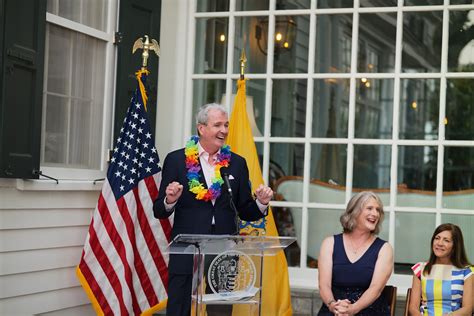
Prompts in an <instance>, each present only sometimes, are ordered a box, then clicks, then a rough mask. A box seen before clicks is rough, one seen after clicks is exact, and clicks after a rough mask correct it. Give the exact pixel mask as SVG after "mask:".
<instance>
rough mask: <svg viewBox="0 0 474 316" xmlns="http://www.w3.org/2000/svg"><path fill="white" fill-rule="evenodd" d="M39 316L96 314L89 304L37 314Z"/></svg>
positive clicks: (89, 315) (88, 315) (86, 315)
mask: <svg viewBox="0 0 474 316" xmlns="http://www.w3.org/2000/svg"><path fill="white" fill-rule="evenodd" d="M37 315H41V316H95V315H96V313H95V311H94V309H93V308H92V305H91V304H87V305H81V306H74V307H71V308H66V309H61V310H59V311H55V312H50V313H41V314H37Z"/></svg>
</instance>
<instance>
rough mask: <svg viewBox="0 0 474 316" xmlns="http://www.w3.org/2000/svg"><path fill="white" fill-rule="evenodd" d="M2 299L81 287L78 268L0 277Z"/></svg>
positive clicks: (0, 296) (0, 295)
mask: <svg viewBox="0 0 474 316" xmlns="http://www.w3.org/2000/svg"><path fill="white" fill-rule="evenodd" d="M0 284H1V286H0V299H4V298H11V297H15V296H22V295H29V294H34V293H38V292H46V291H53V290H60V289H67V288H71V287H76V286H79V281H78V280H77V278H76V267H75V266H72V267H68V268H60V269H52V270H45V271H36V272H28V273H18V274H10V275H2V276H0Z"/></svg>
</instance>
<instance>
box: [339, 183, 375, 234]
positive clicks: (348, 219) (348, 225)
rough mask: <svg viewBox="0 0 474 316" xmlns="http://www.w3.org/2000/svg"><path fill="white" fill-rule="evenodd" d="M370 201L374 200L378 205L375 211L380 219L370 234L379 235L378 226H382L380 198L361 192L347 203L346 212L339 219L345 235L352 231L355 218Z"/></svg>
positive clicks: (370, 193) (367, 192)
mask: <svg viewBox="0 0 474 316" xmlns="http://www.w3.org/2000/svg"><path fill="white" fill-rule="evenodd" d="M370 199H374V200H375V201H376V202H377V204H378V205H379V208H378V209H377V210H378V211H379V214H380V218H379V221H378V222H377V225H375V229H374V230H373V231H372V233H373V234H376V235H377V234H378V233H379V231H380V225H381V224H382V222H383V218H384V211H383V203H382V201H381V200H380V198H379V197H378V196H377V195H376V194H375V193H374V192H372V191H362V192H360V193H357V194H356V195H354V196H353V197H352V198H351V199H350V201H349V203H347V207H346V211H345V212H344V214H342V215H341V217H340V219H339V220H340V222H341V225H342V228H343V229H344V232H345V233H350V232H352V230H354V228H355V225H356V221H357V217H358V216H359V214H360V212H361V211H362V209H363V207H364V206H365V204H367V202H368V201H369V200H370Z"/></svg>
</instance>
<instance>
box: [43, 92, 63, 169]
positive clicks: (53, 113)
mask: <svg viewBox="0 0 474 316" xmlns="http://www.w3.org/2000/svg"><path fill="white" fill-rule="evenodd" d="M68 108H69V99H68V98H65V97H58V96H54V95H48V96H47V98H46V104H45V109H44V113H45V117H43V124H42V126H43V127H44V131H45V132H44V134H43V135H42V138H43V144H42V146H41V148H42V149H43V154H42V157H41V158H42V161H43V163H44V164H45V165H48V164H50V165H54V164H65V163H66V159H67V156H66V151H67V131H68V129H67V118H68Z"/></svg>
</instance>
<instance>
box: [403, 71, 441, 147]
mask: <svg viewBox="0 0 474 316" xmlns="http://www.w3.org/2000/svg"><path fill="white" fill-rule="evenodd" d="M438 104H439V79H400V128H399V129H400V138H401V139H428V140H432V139H438V122H439V106H438Z"/></svg>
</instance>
